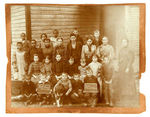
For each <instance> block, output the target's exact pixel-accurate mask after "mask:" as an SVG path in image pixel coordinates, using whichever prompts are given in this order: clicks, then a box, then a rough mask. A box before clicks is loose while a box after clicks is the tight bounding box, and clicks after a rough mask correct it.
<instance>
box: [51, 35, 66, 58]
mask: <svg viewBox="0 0 150 117" xmlns="http://www.w3.org/2000/svg"><path fill="white" fill-rule="evenodd" d="M65 50H66V49H65V47H64V45H63V38H61V37H59V38H58V39H57V46H56V48H55V49H53V59H55V57H56V55H58V54H59V55H61V57H62V60H63V61H65V59H66V57H65V55H66V51H65Z"/></svg>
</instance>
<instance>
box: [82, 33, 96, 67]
mask: <svg viewBox="0 0 150 117" xmlns="http://www.w3.org/2000/svg"><path fill="white" fill-rule="evenodd" d="M95 53H96V46H95V45H94V44H93V36H92V35H89V36H88V37H87V38H86V44H85V45H83V46H82V52H81V58H82V59H85V60H86V64H87V65H88V64H89V63H90V62H92V56H93V55H94V54H95Z"/></svg>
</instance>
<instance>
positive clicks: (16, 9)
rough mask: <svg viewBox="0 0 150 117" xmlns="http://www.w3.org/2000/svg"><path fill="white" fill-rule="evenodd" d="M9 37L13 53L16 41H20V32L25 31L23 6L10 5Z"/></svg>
mask: <svg viewBox="0 0 150 117" xmlns="http://www.w3.org/2000/svg"><path fill="white" fill-rule="evenodd" d="M10 9H11V38H12V48H11V52H12V53H13V52H14V51H15V49H16V43H17V42H18V41H21V39H20V34H21V33H22V32H23V33H26V19H25V6H11V8H10Z"/></svg>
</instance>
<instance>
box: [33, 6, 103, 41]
mask: <svg viewBox="0 0 150 117" xmlns="http://www.w3.org/2000/svg"><path fill="white" fill-rule="evenodd" d="M97 9H98V8H97V7H92V6H31V35H32V39H36V40H39V39H40V34H41V33H47V34H48V37H50V36H53V34H52V31H53V30H54V29H58V30H59V32H60V36H62V37H63V38H64V42H65V44H66V43H67V42H68V40H69V35H70V32H71V31H73V29H74V28H78V29H79V33H80V35H81V36H82V37H84V35H86V34H90V33H91V34H93V31H94V30H95V29H99V28H100V25H102V23H101V20H100V15H101V10H99V9H98V10H97Z"/></svg>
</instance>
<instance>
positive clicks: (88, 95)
mask: <svg viewBox="0 0 150 117" xmlns="http://www.w3.org/2000/svg"><path fill="white" fill-rule="evenodd" d="M92 74H93V73H92V70H91V69H90V68H87V76H86V77H85V78H84V91H83V93H84V97H85V101H86V104H87V106H91V107H94V106H96V104H97V100H98V92H99V89H98V81H97V78H96V77H95V76H94V75H92Z"/></svg>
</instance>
